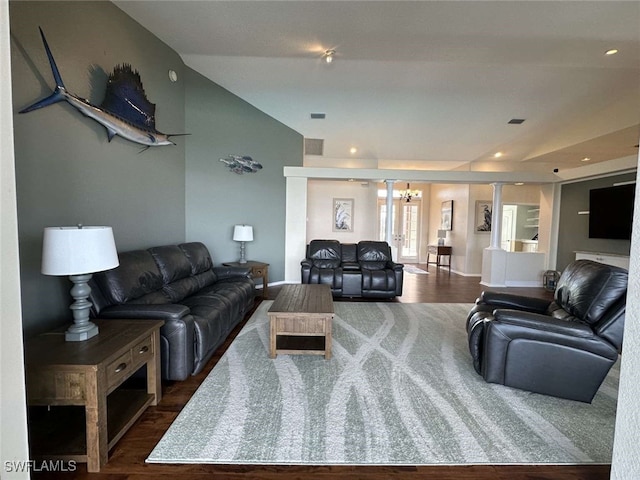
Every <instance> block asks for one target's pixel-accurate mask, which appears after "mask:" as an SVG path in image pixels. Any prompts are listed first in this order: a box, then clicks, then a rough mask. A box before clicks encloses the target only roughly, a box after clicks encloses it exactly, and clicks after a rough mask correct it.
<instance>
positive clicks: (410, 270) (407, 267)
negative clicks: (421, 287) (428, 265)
mask: <svg viewBox="0 0 640 480" xmlns="http://www.w3.org/2000/svg"><path fill="white" fill-rule="evenodd" d="M403 270H404V272H405V273H412V274H414V275H428V274H429V272H427V271H426V270H422V269H421V268H418V267H416V266H414V265H405V266H404V268H403Z"/></svg>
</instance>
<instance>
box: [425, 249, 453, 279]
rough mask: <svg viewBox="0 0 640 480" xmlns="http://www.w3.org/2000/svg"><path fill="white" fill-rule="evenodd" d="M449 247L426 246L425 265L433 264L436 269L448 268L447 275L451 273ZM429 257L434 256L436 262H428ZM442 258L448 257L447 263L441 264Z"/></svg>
mask: <svg viewBox="0 0 640 480" xmlns="http://www.w3.org/2000/svg"><path fill="white" fill-rule="evenodd" d="M451 250H452V249H451V246H450V245H429V246H427V265H429V264H430V263H431V264H435V265H436V267H437V268H440V267H441V266H442V267H449V273H451ZM429 255H435V256H436V261H435V262H430V261H429ZM442 257H449V262H448V263H446V264H443V263H442Z"/></svg>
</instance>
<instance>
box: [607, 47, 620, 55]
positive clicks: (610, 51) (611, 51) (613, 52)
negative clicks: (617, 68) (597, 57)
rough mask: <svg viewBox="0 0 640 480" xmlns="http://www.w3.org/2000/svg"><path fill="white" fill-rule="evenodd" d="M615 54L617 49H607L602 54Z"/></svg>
mask: <svg viewBox="0 0 640 480" xmlns="http://www.w3.org/2000/svg"><path fill="white" fill-rule="evenodd" d="M616 53H618V49H617V48H612V49H609V50H607V51H606V52H604V54H605V55H615V54H616Z"/></svg>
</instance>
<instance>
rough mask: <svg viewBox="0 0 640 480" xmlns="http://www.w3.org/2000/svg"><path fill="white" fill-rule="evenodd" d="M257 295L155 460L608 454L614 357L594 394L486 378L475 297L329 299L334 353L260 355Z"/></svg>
mask: <svg viewBox="0 0 640 480" xmlns="http://www.w3.org/2000/svg"><path fill="white" fill-rule="evenodd" d="M270 305H271V302H263V303H262V304H261V305H260V307H259V308H258V310H257V311H256V313H255V314H254V315H253V317H252V318H251V319H250V320H249V322H248V323H247V325H246V326H245V327H244V329H243V330H242V331H241V332H240V334H239V335H238V337H237V338H236V339H235V340H234V341H233V343H232V345H231V346H230V347H229V349H228V351H227V352H226V353H225V355H224V356H223V358H222V359H221V360H220V362H219V363H218V364H217V365H216V366H215V368H214V369H213V371H212V372H211V373H210V374H209V376H208V377H207V378H206V380H205V381H204V382H203V383H202V385H201V386H200V388H199V389H198V391H197V392H196V393H195V394H194V396H193V397H192V398H191V400H190V401H189V402H188V404H187V405H186V406H185V408H184V409H183V411H182V412H181V413H180V415H179V416H178V417H177V419H176V420H175V422H174V423H173V424H172V425H171V427H170V428H169V430H168V431H167V432H166V434H165V435H164V437H163V438H162V439H161V440H160V442H159V443H158V445H157V446H156V447H155V449H154V450H153V451H152V452H151V454H150V455H149V458H148V459H147V462H150V463H224V464H237V463H241V464H251V463H258V464H315V465H321V464H349V465H391V464H392V465H425V464H465V463H476V464H479V463H500V464H502V463H518V464H520V463H571V464H573V463H609V462H610V461H611V451H612V444H613V429H614V423H615V410H616V396H617V389H618V376H619V371H618V364H616V366H615V367H614V369H613V370H612V371H611V373H610V374H609V376H608V377H607V379H606V381H605V383H604V384H603V386H602V387H601V389H600V391H599V392H598V394H597V395H596V397H595V399H594V401H593V403H592V404H591V405H589V404H583V403H579V402H573V401H570V400H562V399H558V398H553V397H547V396H544V395H538V394H534V393H529V392H524V391H520V390H515V389H510V388H507V387H503V386H501V385H493V384H488V383H485V382H484V380H482V378H481V377H480V376H478V375H477V374H476V373H475V371H474V370H473V367H472V365H471V358H470V356H469V352H468V349H467V344H466V333H465V329H464V319H465V318H466V314H467V312H468V310H469V308H470V305H464V304H401V303H364V302H359V303H355V302H354V303H346V302H336V303H335V309H336V318H335V320H334V324H333V357H332V358H331V360H329V361H327V360H324V358H323V357H320V356H311V355H303V356H300V355H297V356H293V355H292V356H289V355H279V356H278V358H277V359H275V360H271V359H269V358H268V355H267V351H268V345H269V341H268V320H267V315H266V312H267V309H268V308H269V306H270Z"/></svg>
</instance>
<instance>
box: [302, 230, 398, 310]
mask: <svg viewBox="0 0 640 480" xmlns="http://www.w3.org/2000/svg"><path fill="white" fill-rule="evenodd" d="M403 267H404V265H402V264H399V263H395V262H393V259H392V257H391V248H390V247H389V244H388V243H387V242H378V241H361V242H359V243H357V244H355V243H340V242H339V241H337V240H312V241H311V242H310V243H309V245H307V254H306V258H305V259H304V260H302V262H301V270H302V283H320V284H325V285H329V286H330V287H331V293H332V294H333V296H334V297H364V298H386V299H390V298H395V297H396V296H400V295H402V284H403V278H404V277H403V275H404V271H403Z"/></svg>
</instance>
